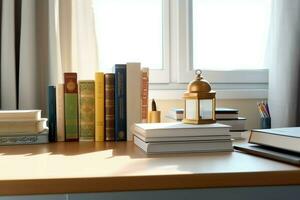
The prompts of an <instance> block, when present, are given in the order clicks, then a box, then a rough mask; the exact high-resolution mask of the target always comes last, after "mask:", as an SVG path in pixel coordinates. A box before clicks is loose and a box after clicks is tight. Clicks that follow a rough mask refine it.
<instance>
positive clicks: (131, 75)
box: [126, 63, 141, 141]
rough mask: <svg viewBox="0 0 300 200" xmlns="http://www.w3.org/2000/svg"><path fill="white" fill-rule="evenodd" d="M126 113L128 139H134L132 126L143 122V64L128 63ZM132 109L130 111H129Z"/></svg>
mask: <svg viewBox="0 0 300 200" xmlns="http://www.w3.org/2000/svg"><path fill="white" fill-rule="evenodd" d="M126 93H127V94H126V97H127V99H126V109H127V110H128V112H127V113H126V119H127V125H126V126H127V141H132V140H133V136H132V134H131V132H130V128H131V127H132V126H133V125H134V124H135V123H141V106H139V105H141V64H140V63H127V64H126ZM129 111H130V112H129Z"/></svg>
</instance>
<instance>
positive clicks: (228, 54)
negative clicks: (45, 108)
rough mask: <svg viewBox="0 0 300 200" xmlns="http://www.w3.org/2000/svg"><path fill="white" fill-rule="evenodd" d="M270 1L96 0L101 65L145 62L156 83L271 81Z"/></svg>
mask: <svg viewBox="0 0 300 200" xmlns="http://www.w3.org/2000/svg"><path fill="white" fill-rule="evenodd" d="M271 3H272V0H151V1H149V0H94V1H93V5H94V13H95V24H96V33H97V41H98V54H99V61H100V68H101V70H104V71H110V70H111V67H112V66H113V65H114V64H116V63H126V62H141V63H142V66H143V67H149V68H150V70H151V71H150V81H151V82H152V83H172V82H173V83H187V82H189V81H190V80H191V79H192V77H193V71H194V69H198V68H200V69H202V70H204V73H205V77H206V78H207V79H208V80H210V81H211V82H213V83H267V80H268V77H267V75H268V70H267V65H266V64H265V63H266V62H265V54H266V52H267V42H268V34H269V24H270V13H271Z"/></svg>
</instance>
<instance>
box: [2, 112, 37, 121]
mask: <svg viewBox="0 0 300 200" xmlns="http://www.w3.org/2000/svg"><path fill="white" fill-rule="evenodd" d="M40 119H41V110H1V111H0V121H26V120H28V121H30V120H40Z"/></svg>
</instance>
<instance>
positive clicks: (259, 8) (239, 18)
mask: <svg viewBox="0 0 300 200" xmlns="http://www.w3.org/2000/svg"><path fill="white" fill-rule="evenodd" d="M270 10H271V0H194V1H193V67H194V69H197V68H201V69H211V70H232V69H263V68H266V66H265V64H264V58H265V51H266V46H267V37H268V31H269V23H270Z"/></svg>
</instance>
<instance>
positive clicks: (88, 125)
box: [79, 81, 95, 141]
mask: <svg viewBox="0 0 300 200" xmlns="http://www.w3.org/2000/svg"><path fill="white" fill-rule="evenodd" d="M79 140H80V141H94V140H95V82H94V81H79Z"/></svg>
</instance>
